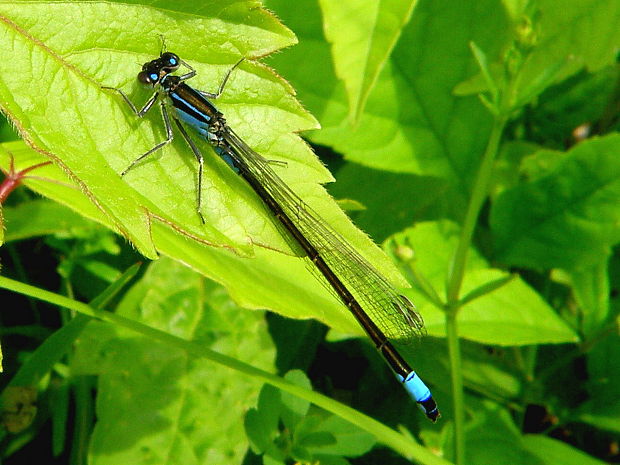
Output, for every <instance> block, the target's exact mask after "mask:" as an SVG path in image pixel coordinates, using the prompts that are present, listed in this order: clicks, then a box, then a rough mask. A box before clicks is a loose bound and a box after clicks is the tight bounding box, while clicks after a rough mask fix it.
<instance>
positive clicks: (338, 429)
mask: <svg viewBox="0 0 620 465" xmlns="http://www.w3.org/2000/svg"><path fill="white" fill-rule="evenodd" d="M320 420H321V421H319V422H317V423H316V424H315V425H314V428H313V429H314V430H315V431H322V432H323V433H329V435H330V436H331V437H332V439H333V440H332V441H325V442H323V443H321V444H319V443H316V444H314V445H311V444H308V449H309V450H310V451H312V453H313V455H315V456H317V455H321V456H327V455H331V456H344V457H359V456H361V455H364V454H365V453H366V452H368V451H369V450H370V449H372V448H373V447H374V445H375V443H376V441H375V439H374V437H373V436H372V435H371V434H369V433H367V432H365V431H363V430H361V429H359V428H357V427H355V426H354V425H352V424H351V423H349V422H348V421H345V420H343V419H342V418H340V417H336V416H334V415H326V416H322V417H320ZM334 440H335V441H334Z"/></svg>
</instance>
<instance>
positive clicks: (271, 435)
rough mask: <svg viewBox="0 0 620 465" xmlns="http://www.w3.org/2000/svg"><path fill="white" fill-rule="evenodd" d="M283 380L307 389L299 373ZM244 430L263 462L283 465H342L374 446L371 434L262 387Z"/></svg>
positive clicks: (287, 376) (303, 402)
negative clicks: (294, 464)
mask: <svg viewBox="0 0 620 465" xmlns="http://www.w3.org/2000/svg"><path fill="white" fill-rule="evenodd" d="M285 378H287V379H289V380H291V381H293V382H294V383H295V384H297V385H299V386H302V387H305V388H310V381H309V380H308V378H306V376H305V375H304V374H303V373H302V372H300V371H291V372H289V373H287V374H286V376H285ZM245 430H246V433H247V435H248V439H249V440H250V444H251V445H252V449H253V451H254V452H255V453H257V454H261V455H262V454H264V455H265V457H264V459H263V463H272V464H284V463H286V459H287V458H290V459H293V460H296V461H297V462H301V463H324V464H327V465H331V464H333V465H337V464H338V465H344V464H347V463H349V462H347V461H346V460H344V459H343V457H357V456H360V455H362V454H365V453H366V452H368V451H369V450H370V449H371V448H372V446H373V445H374V443H375V440H374V438H373V436H372V435H370V434H369V433H367V432H364V431H363V430H361V429H359V428H357V427H355V426H354V425H352V424H350V423H348V422H346V421H344V420H342V419H340V418H338V417H336V416H333V415H325V414H324V413H322V412H320V411H310V403H309V402H306V401H303V400H300V399H298V398H296V397H294V396H291V395H290V394H286V393H280V391H278V390H277V389H275V388H273V387H272V386H264V387H263V389H262V390H261V392H260V394H259V396H258V405H257V407H256V408H255V409H250V410H249V411H248V413H247V414H246V416H245Z"/></svg>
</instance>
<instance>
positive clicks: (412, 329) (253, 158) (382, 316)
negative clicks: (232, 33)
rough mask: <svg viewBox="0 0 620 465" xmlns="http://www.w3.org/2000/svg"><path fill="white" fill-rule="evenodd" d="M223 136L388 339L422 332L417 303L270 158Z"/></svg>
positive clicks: (229, 132)
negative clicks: (295, 187) (302, 195)
mask: <svg viewBox="0 0 620 465" xmlns="http://www.w3.org/2000/svg"><path fill="white" fill-rule="evenodd" d="M223 138H224V140H225V142H226V143H227V145H229V146H230V153H229V155H230V156H231V157H232V158H233V160H234V161H235V162H236V163H237V164H238V165H239V166H240V167H243V168H244V169H245V170H246V172H248V173H250V175H251V176H253V177H254V178H255V179H256V180H258V182H260V183H261V185H262V186H264V188H265V190H266V191H267V192H268V194H269V195H271V196H272V197H273V198H274V199H275V201H276V202H277V203H278V204H279V205H280V207H281V208H282V209H283V211H284V213H285V214H286V215H287V216H288V217H289V218H290V219H291V221H292V222H293V223H294V224H295V226H296V227H297V228H298V229H299V230H300V231H301V233H302V234H303V235H304V236H305V237H306V238H307V239H308V241H309V242H310V243H311V244H312V245H313V246H314V248H315V249H316V250H317V251H318V252H319V253H320V255H321V256H322V257H323V259H324V260H325V262H326V263H327V265H328V266H329V267H330V268H331V269H332V271H333V272H334V273H335V274H336V275H337V276H338V277H339V278H340V279H341V280H342V281H343V282H344V284H345V285H347V288H348V289H349V291H350V292H351V293H352V294H353V296H354V297H355V298H356V299H357V300H358V302H359V304H360V305H361V306H362V308H363V309H364V310H365V311H366V313H367V314H368V315H369V316H370V317H371V318H372V320H373V321H374V322H375V324H377V326H378V327H379V328H380V329H381V330H382V331H383V332H384V334H385V335H386V336H387V337H388V338H390V339H405V341H407V340H411V339H413V338H414V336H417V335H419V334H420V333H422V332H423V331H424V322H423V320H422V317H421V316H420V315H419V314H418V313H417V312H416V311H415V306H414V305H413V303H412V302H411V301H410V300H409V299H408V298H407V297H405V296H403V295H401V294H399V293H398V291H397V290H396V289H395V288H394V287H393V286H392V285H391V284H390V283H389V282H388V281H387V280H386V279H385V278H384V277H383V276H382V275H381V274H380V273H379V272H378V271H377V270H376V269H375V268H374V267H373V266H372V265H371V264H370V263H368V261H367V260H366V259H364V258H363V257H362V256H361V255H360V254H359V253H357V252H356V251H355V250H354V249H353V248H352V247H351V246H350V245H349V244H348V243H347V242H346V241H345V239H344V238H343V237H342V236H341V235H340V234H339V233H338V232H336V231H335V230H334V229H333V228H332V227H331V226H329V225H328V224H327V223H326V222H325V221H324V220H323V219H322V218H321V217H320V215H319V214H318V213H316V212H315V211H314V210H312V208H310V207H309V206H308V205H306V203H304V202H303V201H302V200H301V199H300V198H299V197H298V196H297V194H295V192H293V191H292V189H291V188H290V187H288V186H287V185H286V184H285V183H284V181H282V179H280V177H279V176H278V175H277V174H276V173H275V172H274V171H273V169H272V168H271V167H270V166H269V162H268V160H266V159H265V158H264V157H262V156H261V155H260V154H258V153H256V152H255V151H254V150H252V149H251V148H250V147H249V146H248V145H247V144H246V143H245V142H243V140H241V138H240V137H239V136H237V135H236V134H235V132H234V131H233V130H232V129H230V128H229V127H228V126H226V128H225V130H224V131H223ZM310 268H311V269H313V272H314V275H315V276H317V277H318V278H319V279H320V280H321V281H322V282H323V284H324V285H326V287H328V288H329V289H331V286H329V284H328V283H327V282H326V280H325V278H324V277H323V276H322V275H321V274H320V272H318V271H317V270H316V269H315V267H313V266H311V267H310Z"/></svg>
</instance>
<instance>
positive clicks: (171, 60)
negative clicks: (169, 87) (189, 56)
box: [170, 58, 177, 66]
mask: <svg viewBox="0 0 620 465" xmlns="http://www.w3.org/2000/svg"><path fill="white" fill-rule="evenodd" d="M170 64H171V65H172V66H174V65H176V64H177V61H176V60H175V59H174V58H170Z"/></svg>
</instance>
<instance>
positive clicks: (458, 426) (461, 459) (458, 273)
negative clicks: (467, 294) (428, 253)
mask: <svg viewBox="0 0 620 465" xmlns="http://www.w3.org/2000/svg"><path fill="white" fill-rule="evenodd" d="M505 124H506V120H505V118H504V117H501V116H498V117H496V118H495V120H494V122H493V128H492V129H491V135H490V137H489V142H488V144H487V147H486V150H485V152H484V156H483V158H482V163H481V165H480V169H479V171H478V175H477V177H476V181H475V183H474V187H473V190H472V194H471V199H470V201H469V205H468V206H467V212H466V213H465V219H464V221H463V227H462V229H461V235H460V237H459V243H458V246H457V248H456V251H455V253H454V258H453V259H452V263H451V266H450V270H449V272H448V281H447V285H446V287H447V289H446V291H447V292H446V295H447V302H446V308H447V314H446V334H447V337H448V347H449V351H450V365H451V376H452V396H453V403H454V428H455V457H456V463H457V464H458V465H462V464H464V463H465V455H466V453H465V405H464V401H463V374H462V369H461V349H460V345H459V340H458V324H457V315H458V311H459V309H460V307H461V302H460V296H459V294H460V290H461V285H462V284H463V277H464V275H465V269H466V265H467V252H468V250H469V248H470V246H471V241H472V237H473V234H474V228H475V226H476V223H477V221H478V216H479V214H480V210H481V208H482V206H483V205H484V202H485V200H486V198H487V195H488V190H489V184H490V181H491V177H492V174H493V167H494V162H495V157H496V155H497V151H498V148H499V143H500V140H501V136H502V132H503V130H504V125H505Z"/></svg>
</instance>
